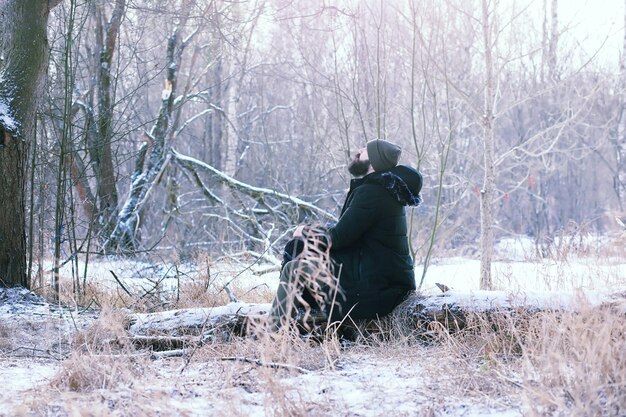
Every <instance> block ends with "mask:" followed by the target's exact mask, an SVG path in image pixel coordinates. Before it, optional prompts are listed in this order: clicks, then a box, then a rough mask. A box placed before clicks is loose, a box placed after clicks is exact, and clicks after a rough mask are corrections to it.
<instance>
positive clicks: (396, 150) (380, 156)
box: [367, 139, 402, 171]
mask: <svg viewBox="0 0 626 417" xmlns="http://www.w3.org/2000/svg"><path fill="white" fill-rule="evenodd" d="M401 153H402V149H401V148H400V147H399V146H398V145H395V144H393V143H391V142H387V141H386V140H383V139H374V140H371V141H369V142H367V155H368V156H369V160H370V164H372V168H374V171H385V170H388V169H391V168H393V167H395V166H396V165H398V161H399V160H400V154H401Z"/></svg>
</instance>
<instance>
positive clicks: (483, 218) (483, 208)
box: [480, 0, 496, 290]
mask: <svg viewBox="0 0 626 417" xmlns="http://www.w3.org/2000/svg"><path fill="white" fill-rule="evenodd" d="M490 13H491V14H493V13H494V11H493V10H491V12H490V11H489V1H488V0H483V1H482V16H483V20H482V24H483V41H484V48H485V56H484V59H485V60H484V65H485V81H484V83H485V84H484V109H483V110H484V113H483V135H484V137H483V163H484V179H483V188H482V190H481V191H480V288H481V289H483V290H487V289H491V288H492V286H493V283H492V280H491V260H492V258H493V196H494V189H495V182H496V173H495V165H494V153H495V150H494V132H493V129H494V126H493V124H494V119H495V117H494V74H493V57H492V49H491V48H492V36H491V34H492V29H493V28H492V25H493V22H492V21H490Z"/></svg>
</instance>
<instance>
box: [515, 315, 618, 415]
mask: <svg viewBox="0 0 626 417" xmlns="http://www.w3.org/2000/svg"><path fill="white" fill-rule="evenodd" d="M523 350H524V353H523V357H522V359H523V368H522V369H523V377H524V392H523V396H522V398H523V400H524V403H525V405H526V408H527V411H528V415H531V416H545V415H552V416H572V417H578V416H580V417H584V416H611V417H613V416H614V417H622V416H624V415H626V317H625V316H624V311H623V310H622V311H616V310H613V309H610V308H602V309H585V310H583V311H581V312H576V313H574V312H565V313H561V314H544V315H543V317H541V318H538V319H535V320H533V321H531V323H530V326H529V331H528V333H527V337H526V338H525V340H524V342H523Z"/></svg>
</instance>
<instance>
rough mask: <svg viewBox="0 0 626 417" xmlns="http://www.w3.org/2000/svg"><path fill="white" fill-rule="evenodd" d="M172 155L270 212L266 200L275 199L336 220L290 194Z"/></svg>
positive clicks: (186, 165)
mask: <svg viewBox="0 0 626 417" xmlns="http://www.w3.org/2000/svg"><path fill="white" fill-rule="evenodd" d="M172 155H173V157H174V160H175V161H176V163H178V164H179V165H180V166H181V167H183V168H185V169H187V170H190V171H195V170H196V169H197V170H201V171H203V172H206V173H208V174H209V175H210V176H211V177H213V178H214V179H215V180H217V181H219V182H220V183H221V184H223V185H226V186H227V187H229V188H231V189H233V190H237V191H239V192H241V193H243V194H246V195H248V196H250V197H252V198H254V199H255V200H256V201H257V202H258V203H259V204H260V205H261V206H263V207H265V208H266V209H267V210H268V211H270V212H274V211H275V209H274V208H273V207H271V206H269V205H268V204H267V203H266V201H265V199H266V198H268V197H272V198H275V199H276V200H278V201H279V202H281V203H283V204H287V205H290V206H296V207H298V208H299V209H301V210H303V211H305V212H306V213H308V214H312V215H315V216H316V217H321V218H322V219H326V220H333V221H334V220H336V218H335V216H334V215H332V214H331V213H329V212H327V211H325V210H322V209H321V208H319V207H317V206H315V205H313V204H311V203H307V202H306V201H304V200H301V199H299V198H297V197H293V196H290V195H288V194H283V193H279V192H278V191H275V190H272V189H269V188H261V187H255V186H252V185H249V184H246V183H243V182H241V181H238V180H236V179H235V178H232V177H230V176H228V175H226V174H225V173H223V172H222V171H220V170H218V169H216V168H214V167H212V166H211V165H209V164H207V163H205V162H202V161H199V160H197V159H195V158H192V157H189V156H186V155H183V154H181V153H178V152H177V151H175V150H174V149H172Z"/></svg>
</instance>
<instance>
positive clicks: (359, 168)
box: [348, 158, 370, 177]
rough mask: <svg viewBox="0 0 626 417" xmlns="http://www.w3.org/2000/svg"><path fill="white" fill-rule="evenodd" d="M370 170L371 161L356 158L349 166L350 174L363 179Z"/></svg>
mask: <svg viewBox="0 0 626 417" xmlns="http://www.w3.org/2000/svg"><path fill="white" fill-rule="evenodd" d="M369 169H370V161H369V159H366V160H364V161H361V160H359V159H356V158H354V159H353V160H352V161H351V162H350V163H349V164H348V172H349V173H350V174H352V175H353V176H355V177H362V176H363V175H365V174H367V171H369Z"/></svg>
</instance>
